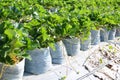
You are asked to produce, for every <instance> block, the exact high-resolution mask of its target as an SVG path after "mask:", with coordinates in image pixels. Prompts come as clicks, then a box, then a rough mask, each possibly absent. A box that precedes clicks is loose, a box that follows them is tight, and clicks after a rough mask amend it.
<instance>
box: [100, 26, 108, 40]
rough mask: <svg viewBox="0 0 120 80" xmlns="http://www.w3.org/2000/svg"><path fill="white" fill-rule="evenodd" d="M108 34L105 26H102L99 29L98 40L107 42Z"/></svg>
mask: <svg viewBox="0 0 120 80" xmlns="http://www.w3.org/2000/svg"><path fill="white" fill-rule="evenodd" d="M108 36H109V31H108V30H107V29H105V28H103V29H102V30H100V40H101V41H102V42H103V41H104V42H107V41H108Z"/></svg>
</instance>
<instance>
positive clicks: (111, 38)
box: [108, 29, 116, 40]
mask: <svg viewBox="0 0 120 80" xmlns="http://www.w3.org/2000/svg"><path fill="white" fill-rule="evenodd" d="M115 34H116V29H111V30H110V32H109V37H108V40H113V39H115Z"/></svg>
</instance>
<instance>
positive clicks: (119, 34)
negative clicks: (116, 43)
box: [115, 27, 120, 37]
mask: <svg viewBox="0 0 120 80" xmlns="http://www.w3.org/2000/svg"><path fill="white" fill-rule="evenodd" d="M115 36H116V37H120V27H119V28H117V29H116V34H115Z"/></svg>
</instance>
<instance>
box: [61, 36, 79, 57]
mask: <svg viewBox="0 0 120 80" xmlns="http://www.w3.org/2000/svg"><path fill="white" fill-rule="evenodd" d="M63 43H64V45H65V47H66V50H67V54H68V56H74V55H76V54H78V53H79V52H80V40H79V39H77V38H74V39H64V40H63Z"/></svg>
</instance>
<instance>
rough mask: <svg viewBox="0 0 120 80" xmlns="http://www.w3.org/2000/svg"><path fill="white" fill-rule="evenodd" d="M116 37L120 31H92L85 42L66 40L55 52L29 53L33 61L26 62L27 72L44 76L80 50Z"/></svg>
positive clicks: (38, 51)
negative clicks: (43, 74) (53, 66)
mask: <svg viewBox="0 0 120 80" xmlns="http://www.w3.org/2000/svg"><path fill="white" fill-rule="evenodd" d="M115 36H117V37H118V36H120V31H119V30H118V29H117V31H116V29H113V30H110V31H108V30H106V29H102V30H92V31H91V35H90V36H89V38H88V39H87V40H85V41H81V40H80V39H78V38H74V39H64V40H62V41H59V42H56V43H55V44H54V45H55V50H54V49H52V48H49V47H47V48H41V49H35V50H33V51H28V53H29V54H30V55H31V57H32V60H26V61H25V72H28V73H32V74H42V73H44V72H46V71H48V70H50V69H51V67H52V64H63V63H64V62H65V59H66V57H67V55H68V56H75V55H76V54H78V53H79V52H80V50H82V51H85V50H87V49H89V46H90V45H91V44H92V45H97V44H98V43H100V42H102V41H107V40H112V39H114V38H115Z"/></svg>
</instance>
